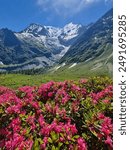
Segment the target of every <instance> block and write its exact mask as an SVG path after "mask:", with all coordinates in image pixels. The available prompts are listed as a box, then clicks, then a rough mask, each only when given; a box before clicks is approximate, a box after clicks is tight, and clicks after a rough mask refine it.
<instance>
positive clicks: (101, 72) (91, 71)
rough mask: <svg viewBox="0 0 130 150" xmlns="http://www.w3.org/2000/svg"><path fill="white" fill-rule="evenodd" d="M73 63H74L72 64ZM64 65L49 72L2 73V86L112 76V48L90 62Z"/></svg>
mask: <svg viewBox="0 0 130 150" xmlns="http://www.w3.org/2000/svg"><path fill="white" fill-rule="evenodd" d="M71 65H72V64H71ZM71 65H69V66H64V67H61V68H60V69H58V70H57V71H54V70H53V69H52V70H50V72H48V74H40V75H22V74H6V75H4V74H3V75H0V86H8V87H11V88H17V87H20V86H25V85H30V86H32V85H40V84H41V83H45V82H48V81H50V80H54V81H64V80H79V79H81V78H88V77H93V76H108V77H110V78H112V49H111V48H110V49H106V50H105V51H104V53H103V54H101V55H100V56H98V57H97V58H96V59H94V60H91V61H90V62H84V63H80V64H78V65H76V66H75V67H73V68H71V69H69V67H70V66H71Z"/></svg>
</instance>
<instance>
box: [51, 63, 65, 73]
mask: <svg viewBox="0 0 130 150" xmlns="http://www.w3.org/2000/svg"><path fill="white" fill-rule="evenodd" d="M65 65H66V64H65V63H63V64H61V65H60V66H57V67H55V68H54V70H55V71H57V70H58V69H60V68H61V67H64V66H65Z"/></svg>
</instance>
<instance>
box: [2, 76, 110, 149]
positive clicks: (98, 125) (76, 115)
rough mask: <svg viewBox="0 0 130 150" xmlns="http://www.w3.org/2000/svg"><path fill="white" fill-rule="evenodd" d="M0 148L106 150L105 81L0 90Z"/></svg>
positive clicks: (107, 89)
mask: <svg viewBox="0 0 130 150" xmlns="http://www.w3.org/2000/svg"><path fill="white" fill-rule="evenodd" d="M102 80H103V81H102ZM0 149H3V150H4V149H5V150H10V149H12V150H50V149H52V150H101V149H102V150H107V149H108V150H111V149H112V83H111V80H109V79H108V78H106V79H104V78H94V79H89V80H85V79H82V80H80V81H79V82H78V83H74V82H73V81H64V82H53V81H50V82H49V83H46V84H42V85H41V86H40V87H30V86H25V87H20V88H18V89H17V90H11V89H8V88H6V87H0Z"/></svg>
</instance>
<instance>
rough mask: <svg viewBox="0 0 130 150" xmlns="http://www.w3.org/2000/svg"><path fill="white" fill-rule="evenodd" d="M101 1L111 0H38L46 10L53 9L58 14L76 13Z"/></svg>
mask: <svg viewBox="0 0 130 150" xmlns="http://www.w3.org/2000/svg"><path fill="white" fill-rule="evenodd" d="M100 1H104V2H106V1H111V0H37V4H38V5H39V6H40V7H41V8H42V9H43V10H44V11H49V10H51V11H53V12H54V13H57V14H58V15H62V16H67V15H74V14H77V13H78V12H80V11H81V10H83V9H84V8H86V7H89V6H90V5H92V4H94V3H97V2H100Z"/></svg>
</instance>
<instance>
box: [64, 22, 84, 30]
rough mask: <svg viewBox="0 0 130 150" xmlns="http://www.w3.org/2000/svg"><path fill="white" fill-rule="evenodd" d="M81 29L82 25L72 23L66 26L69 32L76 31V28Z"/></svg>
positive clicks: (65, 28)
mask: <svg viewBox="0 0 130 150" xmlns="http://www.w3.org/2000/svg"><path fill="white" fill-rule="evenodd" d="M79 27H81V25H79V24H73V23H72V22H70V23H68V24H67V25H65V26H64V30H69V29H71V30H72V29H75V28H79Z"/></svg>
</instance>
